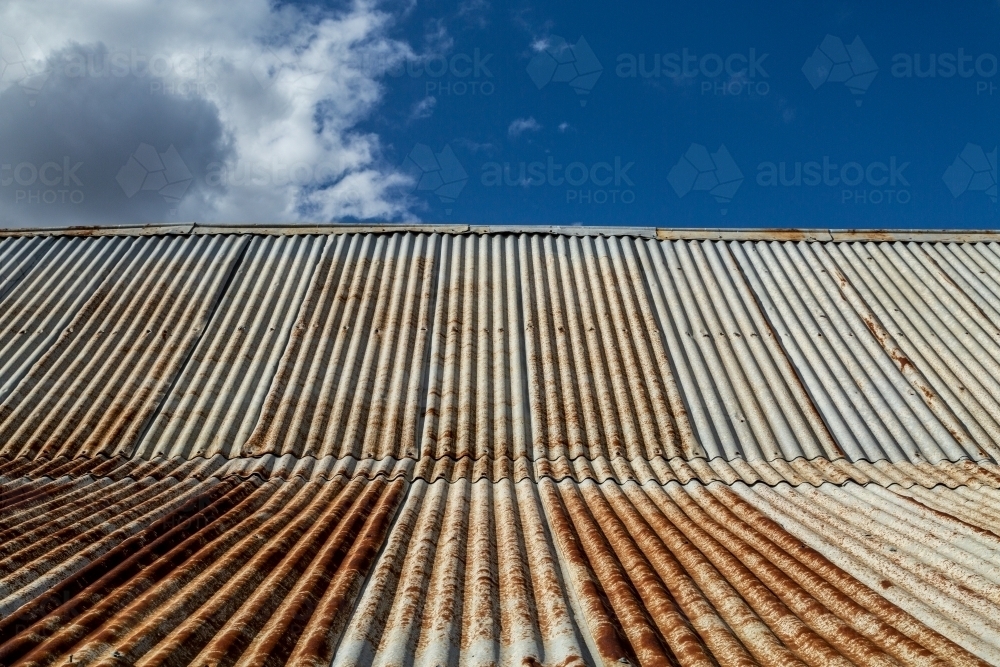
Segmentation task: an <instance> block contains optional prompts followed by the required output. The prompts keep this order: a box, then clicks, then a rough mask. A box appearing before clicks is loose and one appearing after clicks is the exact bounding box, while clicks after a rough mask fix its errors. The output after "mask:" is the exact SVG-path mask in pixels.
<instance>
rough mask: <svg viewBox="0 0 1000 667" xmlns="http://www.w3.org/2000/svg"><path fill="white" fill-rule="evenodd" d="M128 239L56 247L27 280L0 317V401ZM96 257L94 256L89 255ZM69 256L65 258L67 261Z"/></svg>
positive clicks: (102, 277)
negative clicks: (0, 356)
mask: <svg viewBox="0 0 1000 667" xmlns="http://www.w3.org/2000/svg"><path fill="white" fill-rule="evenodd" d="M130 243H131V240H119V239H93V240H89V239H87V240H83V241H81V242H77V243H69V242H63V243H56V244H54V245H53V247H52V249H51V252H50V253H49V255H51V257H48V256H47V257H46V258H43V261H42V262H40V264H41V266H40V267H39V270H38V271H35V272H33V273H32V275H31V276H28V277H27V278H26V279H25V281H23V282H22V283H20V284H19V285H18V287H17V289H15V290H12V291H11V294H10V300H9V301H8V302H7V303H5V304H4V311H3V312H2V313H0V353H2V357H3V358H4V361H3V363H2V365H0V399H3V398H4V397H6V396H7V395H8V394H9V393H10V392H11V391H13V390H14V388H15V387H16V386H17V383H18V382H19V381H20V380H21V379H22V378H23V377H24V376H25V375H26V374H27V373H28V372H29V370H30V369H31V367H32V365H33V364H34V363H35V361H37V360H38V359H39V357H41V356H42V355H43V354H44V353H45V352H46V351H47V350H48V349H49V348H50V347H51V346H52V345H53V344H55V341H56V340H57V339H58V338H59V337H60V336H62V335H63V334H64V333H70V334H71V333H73V329H72V327H71V326H68V325H70V323H71V322H72V320H73V319H74V317H75V316H76V314H77V312H79V310H80V309H81V308H82V307H83V306H84V304H86V302H87V300H88V299H89V298H90V297H91V295H93V293H94V291H95V290H97V289H98V287H99V286H100V284H101V283H102V282H103V281H104V280H105V279H106V278H107V276H108V275H109V274H110V272H111V271H113V269H114V267H115V266H116V264H117V263H118V261H119V259H120V258H121V256H122V254H123V253H124V252H125V250H126V249H127V247H128V245H129V244H130ZM94 253H97V255H98V256H97V257H92V256H91V255H93V254H94ZM66 255H69V257H66Z"/></svg>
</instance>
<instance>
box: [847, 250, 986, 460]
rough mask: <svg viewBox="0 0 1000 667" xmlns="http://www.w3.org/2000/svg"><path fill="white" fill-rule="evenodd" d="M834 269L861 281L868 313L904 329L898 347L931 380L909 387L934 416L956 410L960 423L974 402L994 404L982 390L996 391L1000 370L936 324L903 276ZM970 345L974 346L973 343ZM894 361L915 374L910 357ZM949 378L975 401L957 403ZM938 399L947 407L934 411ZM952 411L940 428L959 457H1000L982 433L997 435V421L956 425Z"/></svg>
mask: <svg viewBox="0 0 1000 667" xmlns="http://www.w3.org/2000/svg"><path fill="white" fill-rule="evenodd" d="M836 250H837V249H832V250H831V253H833V252H836ZM866 250H868V251H869V252H870V253H872V255H871V256H873V257H874V256H875V255H878V253H879V251H877V250H873V249H866ZM844 251H845V252H851V253H852V254H853V255H854V256H857V255H856V252H855V250H853V249H852V248H850V247H845V248H844ZM835 257H836V256H835ZM838 265H839V266H840V269H841V270H842V271H844V272H845V273H849V274H850V273H857V274H859V275H860V276H861V277H862V280H863V282H862V288H863V289H866V290H867V291H868V292H869V294H871V295H872V296H871V298H870V302H871V307H872V308H878V309H879V311H880V312H882V313H883V314H884V316H885V317H886V318H887V319H884V320H882V324H888V323H895V324H896V325H897V328H898V329H902V331H900V332H899V338H898V341H899V345H902V346H906V348H907V350H908V351H909V352H910V353H911V354H912V353H915V354H913V358H915V359H918V363H920V362H923V363H920V366H919V370H920V371H923V373H924V375H927V376H929V377H930V378H931V379H932V380H935V381H934V382H932V383H931V384H932V386H928V381H927V380H924V379H923V378H914V380H911V382H913V384H914V386H915V387H916V389H917V390H918V391H919V392H920V395H921V397H922V398H923V400H924V401H925V402H926V403H927V404H929V405H930V406H932V407H933V408H937V413H938V414H941V413H942V411H943V410H947V409H948V407H950V408H951V410H958V411H959V415H960V416H961V417H968V416H969V415H968V412H966V411H965V410H963V407H964V408H969V407H971V409H972V410H973V411H975V412H978V410H976V408H975V405H974V403H973V404H971V405H970V403H969V400H970V399H972V400H973V401H975V400H977V399H978V398H980V397H983V398H982V400H984V401H986V402H987V403H990V402H992V403H995V402H996V400H995V398H992V397H990V398H985V397H984V396H985V395H989V394H988V392H986V393H985V394H984V392H983V388H982V384H984V383H985V384H986V385H997V379H998V378H1000V370H998V368H1000V367H997V364H996V362H995V361H993V362H991V361H990V360H989V359H988V358H987V357H985V356H983V355H981V354H978V353H977V352H976V350H975V349H974V348H973V347H972V346H970V345H969V344H967V343H966V342H963V341H961V339H960V338H959V337H958V336H957V335H956V333H955V331H954V330H953V327H951V326H949V325H948V323H947V322H945V321H942V320H941V319H940V317H939V316H940V312H939V311H937V310H936V309H934V308H933V307H931V308H928V307H927V305H928V304H927V303H926V301H925V300H923V298H921V297H920V296H919V293H918V291H917V290H915V289H914V287H913V285H912V283H911V282H907V281H906V280H904V279H903V276H901V275H900V274H898V273H897V272H896V268H897V267H896V265H895V264H891V265H889V266H886V265H884V264H881V263H879V262H875V261H874V259H873V260H872V262H871V263H869V264H865V263H863V262H858V261H855V262H848V261H846V260H844V261H843V262H841V261H838ZM841 275H843V274H841ZM897 313H899V314H897ZM872 326H873V327H875V330H874V332H877V333H879V334H882V332H883V331H884V327H883V326H882V325H880V324H879V323H878V322H877V321H873V322H872ZM883 338H884V336H883ZM931 339H936V341H937V343H936V344H935V343H934V342H932V340H931ZM970 342H971V341H970ZM886 344H887V345H888V346H889V350H890V352H892V351H893V350H894V349H896V348H894V347H893V346H895V345H896V339H888V340H887V341H886ZM973 344H974V345H975V343H973ZM938 355H944V356H945V357H946V358H947V359H948V361H947V362H946V363H942V361H940V360H938V359H937V358H936V357H938ZM895 358H896V359H897V360H898V361H897V363H898V364H900V366H901V368H903V369H904V370H906V371H908V372H909V373H910V374H911V375H913V374H914V372H915V371H916V370H917V369H913V368H911V366H912V364H910V363H908V362H909V359H910V357H908V356H907V355H905V354H903V353H902V352H897V353H896V354H895ZM925 369H926V370H925ZM953 373H959V374H960V375H961V377H962V382H961V383H955V384H956V385H957V386H955V389H957V390H958V393H959V395H962V394H963V392H965V393H966V394H968V393H973V394H974V397H969V398H966V399H964V400H963V399H959V398H956V397H955V395H954V393H955V392H954V390H953V389H952V388H951V386H950V383H948V382H946V381H945V380H943V379H942V378H941V375H944V376H945V377H949V376H951V375H952V374H953ZM963 383H964V385H968V386H969V387H971V388H972V389H971V392H967V391H966V389H965V386H963ZM998 386H1000V385H998ZM941 397H943V398H944V401H945V406H947V407H945V406H940V407H939V406H938V403H940V402H941V401H940V398H941ZM951 410H948V412H947V413H946V414H943V415H942V417H943V419H944V422H943V423H944V425H945V427H946V428H948V429H949V431H951V437H952V438H954V439H955V440H957V441H958V443H959V444H960V445H961V446H962V448H963V449H962V453H963V454H968V455H971V456H972V457H974V458H982V457H985V456H987V454H986V453H985V452H983V451H982V448H986V449H987V450H992V451H990V454H992V455H993V456H994V458H995V457H996V455H997V453H1000V450H998V447H997V444H996V441H995V439H994V438H993V437H991V436H990V435H988V434H987V432H986V431H984V428H986V429H991V430H993V431H994V432H996V431H997V429H998V428H1000V427H998V426H997V425H996V423H995V421H994V422H993V423H992V424H991V423H990V421H993V420H992V419H991V418H990V417H986V418H985V419H978V420H968V419H962V420H959V418H958V417H957V416H956V415H955V413H954V412H951ZM983 422H985V423H983ZM967 429H971V436H972V437H974V438H975V441H976V444H973V443H968V442H967V441H968V439H969V438H970V433H969V432H968V431H967Z"/></svg>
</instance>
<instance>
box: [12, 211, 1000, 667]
mask: <svg viewBox="0 0 1000 667" xmlns="http://www.w3.org/2000/svg"><path fill="white" fill-rule="evenodd" d="M327 231H330V232H331V233H323V230H322V229H321V228H301V229H297V230H296V229H291V230H289V229H276V230H268V229H252V228H251V229H228V230H227V229H212V228H207V229H206V228H202V227H201V226H197V225H193V224H192V225H186V226H180V227H172V228H155V227H154V228H137V229H136V230H117V231H116V230H76V231H73V232H72V233H61V234H55V235H32V234H25V233H21V234H15V235H9V236H2V235H0V665H12V664H19V665H20V664H24V665H43V664H44V665H49V664H68V663H69V662H70V659H71V658H72V663H73V664H89V665H122V664H137V665H139V664H141V665H154V664H155V665H159V664H192V665H204V664H210V665H221V664H240V665H250V664H294V665H300V664H314V665H320V664H323V665H329V664H334V665H355V664H377V665H402V664H415V665H416V664H420V665H424V664H426V665H445V664H449V665H451V664H454V665H459V664H461V665H490V664H493V665H507V664H520V665H572V664H580V665H582V664H587V665H589V664H605V665H612V664H615V665H619V664H626V663H627V664H636V665H638V664H642V665H647V664H649V665H656V664H664V665H667V664H685V665H686V664H706V665H709V664H723V665H730V664H732V665H737V664H739V665H744V664H745V665H751V664H765V665H770V664H783V665H784V664H811V665H828V664H845V665H846V664H866V665H867V664H880V665H881V664H884V665H890V664H907V665H909V664H928V665H930V664H935V665H938V664H942V665H943V664H969V665H972V664H1000V624H998V622H997V620H996V619H998V618H1000V613H998V612H1000V570H998V569H997V567H996V566H995V565H994V563H995V562H996V561H997V549H998V548H1000V468H998V466H997V461H998V457H1000V447H998V443H1000V417H997V415H1000V406H998V404H997V401H998V400H1000V399H998V397H1000V244H998V242H997V239H995V238H993V237H991V236H990V235H989V234H988V233H983V234H979V235H976V236H963V235H957V234H956V235H953V236H950V237H949V236H940V235H939V236H924V237H920V235H919V234H916V233H915V234H916V235H915V236H913V237H912V238H911V240H895V239H900V238H903V237H904V236H905V235H904V234H897V235H896V236H895V237H889V236H886V235H885V234H883V233H876V232H869V233H866V234H867V236H865V235H863V234H861V233H851V234H846V233H842V232H832V231H829V230H826V231H824V230H814V231H807V232H799V233H791V232H780V233H779V232H769V233H768V232H756V233H755V232H716V231H712V230H702V231H698V232H689V233H687V234H686V235H685V234H682V233H678V232H675V231H670V230H610V231H609V230H594V229H587V228H574V229H571V230H560V229H551V230H533V232H534V233H529V232H528V231H524V230H516V229H505V230H495V229H492V228H475V227H461V226H455V228H454V229H452V228H447V229H445V228H433V227H431V228H425V229H412V230H411V229H399V228H370V229H354V230H348V229H334V230H327ZM564 232H566V233H564ZM838 235H839V236H838ZM834 239H843V240H836V241H835V240H834ZM912 239H916V240H912Z"/></svg>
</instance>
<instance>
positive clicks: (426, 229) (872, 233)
mask: <svg viewBox="0 0 1000 667" xmlns="http://www.w3.org/2000/svg"><path fill="white" fill-rule="evenodd" d="M400 231H407V232H423V233H439V234H504V233H506V234H522V233H524V234H566V235H572V236H632V237H640V238H658V239H661V240H677V241H680V240H688V241H698V240H713V241H925V242H949V243H972V242H982V241H993V242H997V241H1000V231H991V230H946V229H933V230H921V229H903V230H886V229H777V228H765V227H761V228H745V229H713V228H668V227H598V226H584V225H461V224H454V225H452V224H367V225H360V224H339V223H329V224H323V223H308V224H269V223H249V224H240V225H216V224H199V223H196V222H184V223H162V224H150V225H120V226H114V225H108V226H93V227H52V228H22V229H0V238H4V237H12V236H13V237H16V236H161V235H182V236H183V235H192V234H267V235H275V236H288V235H297V234H355V233H392V232H400Z"/></svg>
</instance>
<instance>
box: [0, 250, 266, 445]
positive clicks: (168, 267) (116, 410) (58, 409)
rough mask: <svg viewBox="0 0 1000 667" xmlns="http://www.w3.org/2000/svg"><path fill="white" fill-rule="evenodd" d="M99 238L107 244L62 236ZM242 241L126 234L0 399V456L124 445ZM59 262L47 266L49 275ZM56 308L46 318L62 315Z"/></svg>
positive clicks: (178, 364)
mask: <svg viewBox="0 0 1000 667" xmlns="http://www.w3.org/2000/svg"><path fill="white" fill-rule="evenodd" d="M101 242H103V243H108V241H99V240H95V239H79V240H77V239H73V240H71V241H70V243H72V244H76V245H77V246H78V247H82V244H95V243H101ZM247 242H248V239H246V238H244V237H235V236H231V237H222V236H215V237H212V236H205V237H200V238H197V237H193V238H181V237H175V238H171V237H158V238H156V237H154V238H145V239H134V240H130V241H129V242H128V246H127V248H126V249H125V251H124V252H123V253H122V254H121V255H120V256H118V257H117V261H113V264H114V266H113V268H111V270H110V271H109V272H107V273H106V275H104V277H103V280H99V282H100V284H99V286H98V287H97V289H96V290H94V291H93V292H92V293H91V294H90V295H89V297H87V298H86V299H85V301H84V303H83V305H82V306H80V307H79V310H78V311H77V312H76V313H75V314H72V316H71V317H70V319H69V322H68V324H66V326H65V327H64V328H63V329H62V330H61V331H59V332H58V336H57V337H56V338H55V339H54V340H53V339H52V338H45V340H44V341H42V340H39V341H37V342H38V343H39V344H42V345H47V347H45V348H44V350H43V352H42V354H41V355H40V356H38V357H37V359H36V360H35V361H34V363H33V364H32V365H31V367H30V369H28V370H27V372H25V373H24V374H23V376H21V377H20V378H19V379H18V380H17V383H16V385H14V388H13V389H11V390H9V391H8V392H7V393H6V395H5V396H3V397H2V400H0V454H5V455H8V456H18V455H21V456H25V455H35V454H45V455H48V456H56V455H59V454H64V455H66V456H69V457H75V456H80V455H84V456H87V455H93V454H97V453H111V452H114V451H117V450H118V449H119V448H124V447H127V446H131V445H132V444H133V443H134V442H135V440H136V439H137V437H138V435H139V433H141V432H142V430H143V428H144V427H145V424H146V422H147V419H149V418H150V417H151V416H152V415H153V413H154V412H155V410H156V409H157V408H158V406H159V405H160V404H161V403H162V401H163V399H164V397H165V395H166V393H167V391H168V389H169V388H170V386H171V384H172V383H173V381H174V379H175V378H176V375H177V373H179V372H180V370H181V369H182V368H183V367H184V365H185V363H186V361H187V358H188V356H189V354H190V351H191V350H192V349H193V347H194V345H195V344H196V343H197V341H198V339H199V338H200V336H201V334H202V332H203V331H204V329H205V327H206V326H207V323H208V320H209V318H210V316H211V311H212V307H213V305H214V304H215V303H216V301H217V300H218V299H219V297H220V296H221V293H222V291H223V289H224V287H225V285H226V279H227V277H228V276H229V275H230V272H231V269H232V268H233V266H234V265H235V264H236V262H237V258H238V256H239V254H240V252H241V251H242V250H243V249H244V247H245V246H246V244H247ZM111 243H112V244H113V243H115V241H111ZM93 261H94V262H97V263H100V262H101V261H102V259H101V257H100V256H99V255H98V256H95V257H94V258H93ZM61 266H62V264H61V263H59V262H55V263H53V264H51V265H49V269H50V270H51V272H52V274H53V275H57V274H58V272H59V270H60V267H61ZM91 268H93V267H91ZM103 269H104V267H103V266H101V270H102V271H103ZM9 301H10V299H8V300H7V302H9ZM64 308H68V307H67V306H66V305H65V304H63V305H59V306H56V307H55V309H54V311H53V312H51V313H49V315H48V316H50V317H52V318H53V319H57V320H58V319H59V318H63V319H65V317H67V316H69V313H67V312H66V310H64ZM42 313H43V315H44V311H42ZM60 321H61V320H60Z"/></svg>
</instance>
